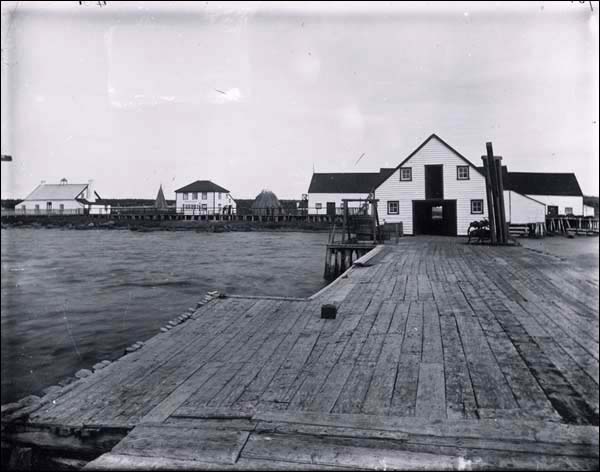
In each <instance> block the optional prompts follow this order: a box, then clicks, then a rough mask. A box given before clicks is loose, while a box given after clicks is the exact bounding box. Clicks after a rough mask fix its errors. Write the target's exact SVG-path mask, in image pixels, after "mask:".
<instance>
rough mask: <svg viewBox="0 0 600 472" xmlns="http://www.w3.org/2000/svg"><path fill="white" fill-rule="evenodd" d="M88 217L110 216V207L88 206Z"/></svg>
mask: <svg viewBox="0 0 600 472" xmlns="http://www.w3.org/2000/svg"><path fill="white" fill-rule="evenodd" d="M89 209H90V210H89V213H90V215H110V205H90V206H89Z"/></svg>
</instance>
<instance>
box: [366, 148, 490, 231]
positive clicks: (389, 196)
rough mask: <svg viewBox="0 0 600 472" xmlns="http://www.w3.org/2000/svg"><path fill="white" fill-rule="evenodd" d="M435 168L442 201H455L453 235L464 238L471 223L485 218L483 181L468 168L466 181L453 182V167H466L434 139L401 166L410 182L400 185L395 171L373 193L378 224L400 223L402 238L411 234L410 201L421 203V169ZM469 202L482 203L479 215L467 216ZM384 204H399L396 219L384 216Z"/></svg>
mask: <svg viewBox="0 0 600 472" xmlns="http://www.w3.org/2000/svg"><path fill="white" fill-rule="evenodd" d="M435 164H442V165H443V166H444V167H443V174H444V200H456V218H457V222H456V229H457V233H458V234H459V235H466V234H467V228H468V227H469V223H470V222H471V221H474V220H481V219H483V218H487V201H486V196H485V178H484V177H483V176H482V175H481V174H480V173H479V172H477V171H476V170H475V169H474V168H472V167H470V169H469V177H470V179H469V180H457V179H456V166H463V165H467V163H466V162H465V161H464V160H462V159H461V158H460V157H458V156H457V155H456V154H455V153H454V152H452V151H451V150H450V149H448V148H447V147H446V146H445V145H444V144H442V143H441V142H440V141H439V140H438V139H436V138H435V137H434V138H432V139H431V140H430V141H429V142H428V143H427V144H426V145H425V146H423V148H421V149H420V150H419V152H417V153H416V154H415V155H414V156H413V157H411V158H410V159H409V160H408V161H407V162H406V163H405V164H404V165H403V167H411V168H412V181H410V182H404V181H402V182H401V181H400V171H399V170H396V171H395V172H394V173H393V174H392V175H391V176H390V177H389V178H388V179H387V180H386V181H385V182H383V183H382V184H381V185H380V186H379V187H378V188H377V189H376V191H375V198H378V199H379V203H378V208H377V210H378V213H379V220H380V222H383V220H384V219H385V221H386V222H387V223H398V222H402V223H403V229H404V234H413V215H412V212H413V205H412V201H413V200H424V199H425V165H435ZM472 199H478V200H483V214H471V200H472ZM388 200H398V201H399V202H400V211H399V214H398V215H388V214H387V202H388Z"/></svg>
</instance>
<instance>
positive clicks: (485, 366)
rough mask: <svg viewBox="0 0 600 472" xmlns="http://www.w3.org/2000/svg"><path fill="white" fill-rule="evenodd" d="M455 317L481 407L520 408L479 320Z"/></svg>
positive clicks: (468, 317)
mask: <svg viewBox="0 0 600 472" xmlns="http://www.w3.org/2000/svg"><path fill="white" fill-rule="evenodd" d="M455 318H456V323H457V325H458V331H459V334H460V337H461V341H462V346H463V350H464V352H465V356H466V358H467V365H468V367H469V373H470V375H471V382H472V384H473V389H474V392H475V395H476V398H477V404H478V405H479V407H481V408H496V409H501V408H509V409H511V408H517V407H518V405H517V403H516V401H515V398H514V396H513V394H512V391H511V390H510V387H509V386H508V384H507V382H506V379H505V378H504V375H503V374H502V371H501V370H500V367H499V366H498V364H497V362H496V360H495V358H494V355H493V354H492V352H491V351H490V347H489V346H488V344H487V341H486V339H485V335H484V334H483V331H482V330H481V326H480V325H479V323H478V322H477V320H476V319H474V318H473V317H470V316H456V317H455Z"/></svg>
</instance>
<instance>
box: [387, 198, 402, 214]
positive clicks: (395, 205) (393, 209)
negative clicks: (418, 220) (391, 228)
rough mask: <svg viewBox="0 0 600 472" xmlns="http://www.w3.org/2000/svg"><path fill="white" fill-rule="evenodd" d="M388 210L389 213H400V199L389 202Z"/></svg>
mask: <svg viewBox="0 0 600 472" xmlns="http://www.w3.org/2000/svg"><path fill="white" fill-rule="evenodd" d="M387 212H388V215H397V214H399V213H400V204H399V202H398V200H393V201H388V202H387Z"/></svg>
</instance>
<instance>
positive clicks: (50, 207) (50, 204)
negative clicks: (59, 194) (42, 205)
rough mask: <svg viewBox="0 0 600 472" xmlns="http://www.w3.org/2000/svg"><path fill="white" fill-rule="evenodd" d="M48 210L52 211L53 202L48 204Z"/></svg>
mask: <svg viewBox="0 0 600 472" xmlns="http://www.w3.org/2000/svg"><path fill="white" fill-rule="evenodd" d="M46 210H52V202H46Z"/></svg>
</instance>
